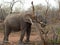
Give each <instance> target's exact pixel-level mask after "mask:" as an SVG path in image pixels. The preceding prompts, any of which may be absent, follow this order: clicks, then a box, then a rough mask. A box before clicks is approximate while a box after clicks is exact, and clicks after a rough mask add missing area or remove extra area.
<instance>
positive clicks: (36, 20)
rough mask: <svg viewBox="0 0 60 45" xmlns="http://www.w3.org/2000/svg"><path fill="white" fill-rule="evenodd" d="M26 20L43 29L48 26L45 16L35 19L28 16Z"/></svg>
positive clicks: (35, 17) (36, 16)
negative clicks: (39, 25) (37, 24)
mask: <svg viewBox="0 0 60 45" xmlns="http://www.w3.org/2000/svg"><path fill="white" fill-rule="evenodd" d="M24 18H25V21H26V22H29V23H31V24H33V23H39V24H41V27H45V26H46V24H47V20H46V19H45V18H44V17H43V16H41V15H35V16H34V17H33V16H32V15H31V14H26V15H25V16H24Z"/></svg>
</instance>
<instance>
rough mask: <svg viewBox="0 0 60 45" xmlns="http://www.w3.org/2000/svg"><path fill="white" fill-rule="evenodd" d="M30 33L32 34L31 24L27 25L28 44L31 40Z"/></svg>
mask: <svg viewBox="0 0 60 45" xmlns="http://www.w3.org/2000/svg"><path fill="white" fill-rule="evenodd" d="M30 33H31V24H30V23H27V30H26V42H29V41H30V40H29V38H30Z"/></svg>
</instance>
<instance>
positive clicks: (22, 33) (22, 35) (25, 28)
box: [19, 24, 27, 43]
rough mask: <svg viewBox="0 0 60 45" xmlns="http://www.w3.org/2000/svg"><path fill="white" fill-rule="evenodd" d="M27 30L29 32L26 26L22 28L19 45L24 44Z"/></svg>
mask: <svg viewBox="0 0 60 45" xmlns="http://www.w3.org/2000/svg"><path fill="white" fill-rule="evenodd" d="M26 30H27V27H26V24H23V25H22V26H21V36H20V40H19V43H22V41H23V38H24V35H25V32H26Z"/></svg>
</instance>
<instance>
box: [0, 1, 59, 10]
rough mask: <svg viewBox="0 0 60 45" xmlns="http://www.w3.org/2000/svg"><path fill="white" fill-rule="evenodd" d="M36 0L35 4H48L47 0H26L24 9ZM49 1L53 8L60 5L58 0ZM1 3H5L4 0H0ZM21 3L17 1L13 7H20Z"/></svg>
mask: <svg viewBox="0 0 60 45" xmlns="http://www.w3.org/2000/svg"><path fill="white" fill-rule="evenodd" d="M4 1H5V2H11V1H12V0H4ZM32 1H33V2H34V5H38V4H42V5H44V6H46V5H47V3H46V1H45V0H24V5H23V6H21V8H22V9H24V10H27V9H28V8H29V7H30V6H31V2H32ZM48 2H49V5H50V6H51V7H52V8H53V7H54V8H58V7H59V5H58V2H57V1H55V0H48ZM1 3H3V0H0V4H1ZM19 5H20V3H19V2H18V3H16V4H15V5H14V7H13V9H15V7H17V6H18V8H19V7H20V6H19Z"/></svg>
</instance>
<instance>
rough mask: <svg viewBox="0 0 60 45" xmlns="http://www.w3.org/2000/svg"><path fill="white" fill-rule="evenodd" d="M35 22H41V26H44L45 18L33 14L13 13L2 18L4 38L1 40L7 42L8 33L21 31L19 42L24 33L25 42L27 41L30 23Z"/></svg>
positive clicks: (21, 40)
mask: <svg viewBox="0 0 60 45" xmlns="http://www.w3.org/2000/svg"><path fill="white" fill-rule="evenodd" d="M34 22H37V23H39V24H41V26H42V27H45V26H46V25H45V24H46V20H45V19H43V17H42V16H37V15H36V16H34V17H33V18H32V14H14V15H12V14H11V15H8V16H7V17H6V19H5V20H4V27H5V28H4V29H5V30H4V39H3V42H8V37H9V35H10V33H11V32H12V31H13V32H18V31H21V32H20V33H21V36H20V40H19V43H22V42H23V38H24V35H25V33H26V42H29V41H30V40H29V38H30V33H31V25H32V23H34Z"/></svg>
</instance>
